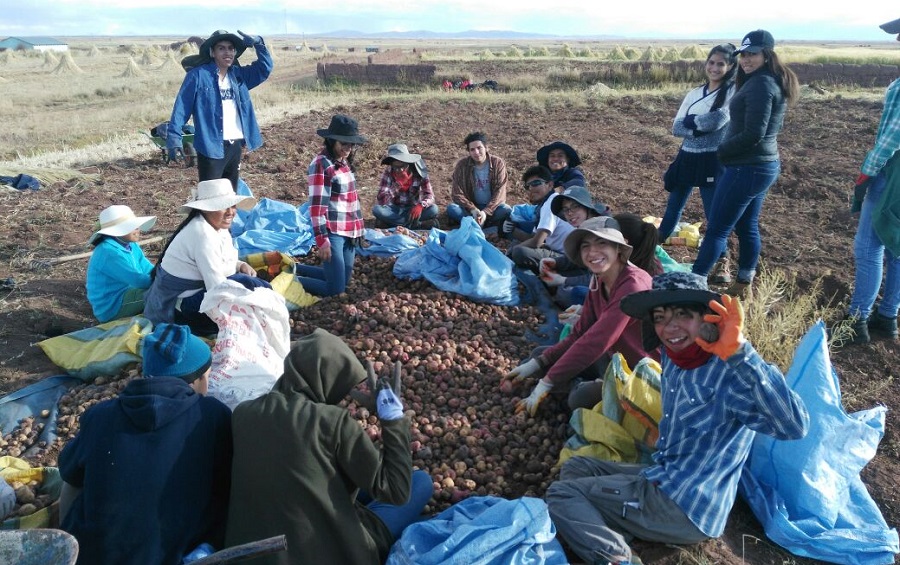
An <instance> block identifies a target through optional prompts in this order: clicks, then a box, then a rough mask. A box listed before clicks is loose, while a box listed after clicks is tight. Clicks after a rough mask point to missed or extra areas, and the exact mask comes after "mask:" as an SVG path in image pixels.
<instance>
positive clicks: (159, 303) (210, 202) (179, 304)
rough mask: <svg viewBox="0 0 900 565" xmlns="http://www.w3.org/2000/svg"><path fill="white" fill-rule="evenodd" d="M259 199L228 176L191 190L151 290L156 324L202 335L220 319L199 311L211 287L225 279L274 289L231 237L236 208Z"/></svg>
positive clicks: (150, 313)
mask: <svg viewBox="0 0 900 565" xmlns="http://www.w3.org/2000/svg"><path fill="white" fill-rule="evenodd" d="M255 202H256V200H255V199H254V198H253V197H251V196H240V195H237V194H235V193H234V189H232V187H231V182H229V181H228V180H227V179H215V180H207V181H202V182H200V183H199V184H198V185H197V188H196V189H194V190H192V191H191V199H190V200H189V201H188V202H187V203H185V204H184V205H183V206H182V207H181V208H180V209H179V211H180V212H182V213H187V214H188V216H187V218H185V220H184V221H183V222H182V223H181V225H180V226H178V228H177V229H176V230H175V233H174V234H173V235H172V238H171V239H170V240H169V242H168V243H167V244H166V247H165V248H164V249H163V251H162V254H161V255H160V258H159V261H158V262H157V266H156V271H155V275H154V279H153V283H152V284H151V285H150V290H149V291H148V292H147V297H146V305H145V308H144V315H145V316H146V317H147V318H148V319H149V320H150V321H151V322H153V323H154V324H157V323H160V322H168V323H173V322H174V323H177V324H184V325H188V326H190V327H191V329H192V331H194V333H198V334H201V335H205V334H210V333H215V332H216V330H217V329H218V328H217V327H216V325H215V323H213V321H212V320H211V319H210V318H209V317H208V316H206V315H205V314H203V313H201V312H200V303H201V302H202V301H203V297H204V295H205V294H206V291H207V290H209V289H212V288H214V287H215V286H216V285H218V284H219V283H221V282H222V281H224V280H225V279H231V280H234V281H237V282H239V283H241V284H243V285H244V286H245V287H247V288H253V287H257V286H266V287H270V285H269V284H268V283H267V282H265V281H263V280H260V279H257V278H256V270H255V269H253V267H251V266H250V265H248V264H247V263H245V262H244V261H240V260H239V259H238V252H237V249H236V248H235V246H234V242H233V240H232V238H231V223H232V221H233V220H234V217H235V215H236V214H237V209H238V208H241V209H248V208H252V207H253V205H254V204H255Z"/></svg>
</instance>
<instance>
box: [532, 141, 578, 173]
mask: <svg viewBox="0 0 900 565" xmlns="http://www.w3.org/2000/svg"><path fill="white" fill-rule="evenodd" d="M554 149H562V150H563V151H565V152H566V157H567V158H568V160H569V166H570V167H577V166H578V165H580V164H581V158H579V157H578V152H577V151H575V149H573V148H572V146H571V145H569V144H568V143H563V142H562V141H554V142H553V143H551V144H550V145H545V146H543V147H541V148H540V149H538V151H537V162H538V164H539V165H543V166H545V167H546V166H547V160H548V159H549V158H550V152H551V151H553V150H554Z"/></svg>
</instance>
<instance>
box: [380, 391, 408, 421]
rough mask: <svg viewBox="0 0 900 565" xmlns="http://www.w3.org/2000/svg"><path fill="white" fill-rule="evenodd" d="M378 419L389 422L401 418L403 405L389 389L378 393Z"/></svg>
mask: <svg viewBox="0 0 900 565" xmlns="http://www.w3.org/2000/svg"><path fill="white" fill-rule="evenodd" d="M377 407H378V419H379V420H384V421H385V422H389V421H391V420H399V419H400V418H402V417H403V403H402V402H400V399H399V398H398V397H397V395H396V394H394V391H393V390H392V389H391V388H390V387H384V388H382V389H381V390H379V391H378V400H377Z"/></svg>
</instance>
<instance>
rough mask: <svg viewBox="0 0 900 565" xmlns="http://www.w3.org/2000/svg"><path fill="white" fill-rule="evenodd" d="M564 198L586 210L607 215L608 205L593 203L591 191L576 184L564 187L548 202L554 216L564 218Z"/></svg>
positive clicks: (599, 214)
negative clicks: (560, 192)
mask: <svg viewBox="0 0 900 565" xmlns="http://www.w3.org/2000/svg"><path fill="white" fill-rule="evenodd" d="M565 198H568V199H570V200H574V201H575V202H577V203H579V204H581V205H582V206H584V207H585V208H587V209H588V210H593V211H594V212H596V213H597V215H598V216H609V206H607V205H606V204H604V203H603V202H597V203H596V204H595V203H594V202H593V201H592V200H591V193H590V192H588V189H587V188H585V187H583V186H581V185H577V184H576V185H572V186H570V187H568V188H566V189H565V190H564V191H563V192H562V194H559V195H557V196H556V198H554V199H553V201H552V202H550V211H551V212H553V215H554V216H559V217H560V218H562V219H564V220H565V218H563V215H562V206H563V199H565Z"/></svg>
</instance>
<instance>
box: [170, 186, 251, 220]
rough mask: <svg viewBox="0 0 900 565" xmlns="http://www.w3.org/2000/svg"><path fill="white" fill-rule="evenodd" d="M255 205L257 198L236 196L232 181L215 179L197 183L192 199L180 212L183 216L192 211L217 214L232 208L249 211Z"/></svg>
mask: <svg viewBox="0 0 900 565" xmlns="http://www.w3.org/2000/svg"><path fill="white" fill-rule="evenodd" d="M255 205H256V198H253V197H252V196H241V195H239V194H235V193H234V188H232V186H231V181H230V180H228V179H214V180H204V181H200V182H199V183H197V188H192V189H191V198H190V199H189V200H188V201H187V202H185V203H184V204H183V205H182V206H181V207H180V208H179V209H178V211H179V212H181V213H182V214H187V213H190V211H191V210H201V211H203V212H215V211H218V210H225V209H226V208H231V207H232V206H237V207H238V208H240V209H241V210H249V209H250V208H253V206H255Z"/></svg>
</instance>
